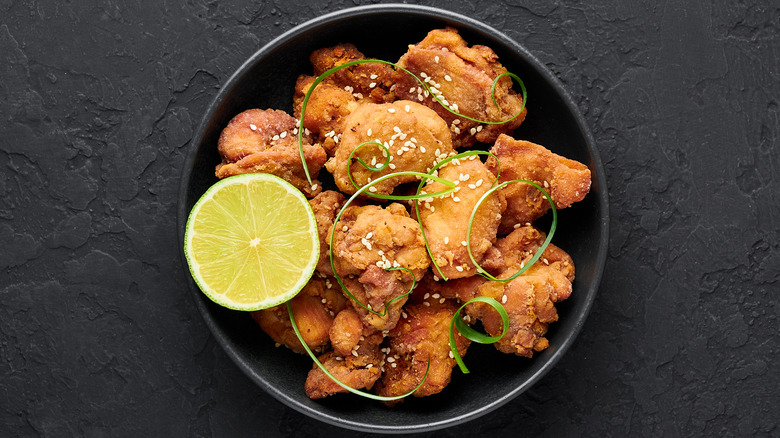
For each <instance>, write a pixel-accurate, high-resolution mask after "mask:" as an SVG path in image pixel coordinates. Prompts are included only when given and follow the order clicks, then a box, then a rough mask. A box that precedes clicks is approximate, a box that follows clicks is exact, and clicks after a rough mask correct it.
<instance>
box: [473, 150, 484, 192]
mask: <svg viewBox="0 0 780 438" xmlns="http://www.w3.org/2000/svg"><path fill="white" fill-rule="evenodd" d="M474 156H475V157H476V155H474ZM474 185H475V186H477V187H479V186H481V185H482V179H479V180H477V183H476V184H474Z"/></svg>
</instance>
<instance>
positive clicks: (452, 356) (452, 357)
mask: <svg viewBox="0 0 780 438" xmlns="http://www.w3.org/2000/svg"><path fill="white" fill-rule="evenodd" d="M450 359H455V355H454V354H452V350H450Z"/></svg>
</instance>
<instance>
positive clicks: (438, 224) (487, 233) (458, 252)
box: [419, 155, 506, 279]
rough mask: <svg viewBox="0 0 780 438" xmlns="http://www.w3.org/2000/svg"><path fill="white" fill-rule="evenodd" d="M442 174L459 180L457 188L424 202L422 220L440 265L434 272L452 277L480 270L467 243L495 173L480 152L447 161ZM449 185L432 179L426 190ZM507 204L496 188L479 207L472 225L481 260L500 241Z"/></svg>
mask: <svg viewBox="0 0 780 438" xmlns="http://www.w3.org/2000/svg"><path fill="white" fill-rule="evenodd" d="M438 176H439V177H440V178H444V179H446V180H448V181H452V182H455V183H456V184H457V186H456V190H457V191H455V192H453V193H452V194H451V195H449V196H444V197H435V198H427V199H424V200H423V202H421V203H420V207H419V209H420V222H421V223H422V225H423V227H424V229H425V236H426V238H427V239H428V245H429V246H430V249H431V253H432V255H433V259H434V260H435V261H436V264H437V266H438V269H437V268H436V267H434V268H433V274H434V275H437V276H442V275H444V277H445V278H449V279H456V278H463V277H470V276H472V275H474V274H475V273H476V267H475V266H474V264H473V263H472V262H471V258H470V257H469V253H468V248H467V246H466V243H467V242H466V239H467V235H468V227H469V217H470V216H471V212H472V210H473V209H474V206H475V205H476V204H477V202H478V201H479V199H480V198H481V197H482V195H484V194H485V193H486V192H487V191H488V190H489V189H490V187H491V185H492V183H493V181H495V176H494V175H493V174H492V173H490V172H489V171H488V170H487V168H486V167H485V165H484V164H482V161H480V160H479V159H478V156H476V155H472V156H470V157H468V158H461V159H458V160H457V161H455V160H453V161H452V162H450V163H447V164H445V165H444V166H443V167H441V168H440V169H439V170H438ZM446 188H447V187H446V186H445V185H444V184H442V183H440V182H437V181H429V183H428V184H427V185H426V186H425V187H424V190H423V191H424V192H425V193H436V192H440V191H443V190H445V189H446ZM505 208H506V202H505V200H504V196H503V195H502V194H501V193H500V192H494V193H493V194H491V195H490V196H489V197H488V198H487V199H485V201H484V202H483V203H482V204H481V205H480V207H479V210H477V214H476V215H475V216H474V222H473V225H472V227H471V252H472V254H473V255H474V258H475V259H476V260H477V263H479V262H480V261H481V260H482V257H483V255H484V254H485V251H487V250H488V248H490V246H491V245H492V244H493V242H495V241H496V231H497V230H498V224H499V223H500V221H501V213H502V212H503V211H504V209H505Z"/></svg>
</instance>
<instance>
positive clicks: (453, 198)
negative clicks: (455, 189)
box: [452, 196, 460, 202]
mask: <svg viewBox="0 0 780 438" xmlns="http://www.w3.org/2000/svg"><path fill="white" fill-rule="evenodd" d="M452 200H453V201H455V202H460V198H459V197H457V196H453V197H452Z"/></svg>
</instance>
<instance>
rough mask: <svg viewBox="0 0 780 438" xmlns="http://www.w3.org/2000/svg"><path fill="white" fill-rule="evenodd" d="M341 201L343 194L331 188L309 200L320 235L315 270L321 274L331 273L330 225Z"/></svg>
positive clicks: (341, 203) (342, 201) (342, 200)
mask: <svg viewBox="0 0 780 438" xmlns="http://www.w3.org/2000/svg"><path fill="white" fill-rule="evenodd" d="M343 203H344V195H342V194H341V193H339V192H336V191H333V190H326V191H324V192H322V193H320V194H319V195H317V196H315V197H314V198H312V199H311V200H309V204H310V205H311V208H312V210H313V211H314V218H315V219H316V220H317V234H319V236H320V259H319V261H318V262H317V272H319V273H320V274H323V275H333V269H332V268H331V266H330V227H331V226H332V225H333V221H334V220H335V219H336V215H338V213H339V210H340V209H341V206H342V205H343Z"/></svg>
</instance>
